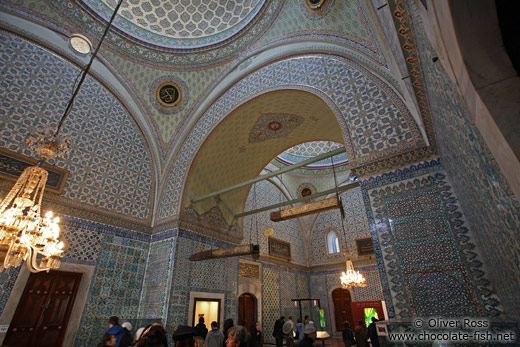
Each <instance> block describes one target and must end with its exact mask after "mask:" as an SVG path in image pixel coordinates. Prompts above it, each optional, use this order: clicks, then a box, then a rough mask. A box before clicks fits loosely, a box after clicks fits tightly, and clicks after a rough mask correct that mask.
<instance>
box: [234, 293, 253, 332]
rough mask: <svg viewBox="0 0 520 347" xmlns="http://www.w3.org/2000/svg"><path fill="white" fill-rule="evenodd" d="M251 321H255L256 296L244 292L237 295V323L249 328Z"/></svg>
mask: <svg viewBox="0 0 520 347" xmlns="http://www.w3.org/2000/svg"><path fill="white" fill-rule="evenodd" d="M251 323H256V297H255V296H254V295H253V294H250V293H244V294H242V295H240V296H239V297H238V324H239V325H242V326H244V327H246V329H249V327H250V326H251Z"/></svg>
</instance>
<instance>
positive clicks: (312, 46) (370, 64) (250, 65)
mask: <svg viewBox="0 0 520 347" xmlns="http://www.w3.org/2000/svg"><path fill="white" fill-rule="evenodd" d="M326 39H327V36H325V37H324V38H321V37H320V40H319V41H318V40H316V39H309V38H308V37H306V36H305V35H298V36H294V37H291V38H290V39H287V40H286V41H284V42H276V43H270V44H268V45H266V46H263V47H260V48H258V49H256V50H253V51H251V52H246V54H243V56H241V57H239V58H238V59H237V60H236V62H234V63H233V64H231V65H230V67H229V68H228V69H227V70H226V72H224V73H223V74H222V75H221V76H220V77H219V80H218V81H217V82H215V83H214V84H213V85H211V86H210V87H209V88H208V89H211V92H209V93H208V94H207V95H204V99H203V100H198V102H197V104H198V105H199V106H198V107H197V109H195V110H193V112H192V116H190V117H187V119H188V121H187V122H186V124H184V125H182V126H181V127H180V130H179V133H178V135H177V136H172V141H170V143H169V144H168V150H167V155H166V160H165V164H164V166H163V168H164V170H165V172H168V171H169V170H170V166H171V164H172V162H173V161H174V159H175V157H176V156H177V155H178V153H179V150H180V147H181V144H182V143H183V142H184V141H185V140H186V138H187V137H188V135H189V133H190V132H191V131H192V130H193V128H194V127H195V125H196V124H197V122H198V121H199V120H200V118H201V117H202V116H203V115H204V114H205V112H206V111H207V110H208V108H209V107H210V106H211V105H213V104H214V103H215V102H216V101H217V100H218V99H219V98H220V97H222V95H223V94H224V93H225V92H226V91H227V90H229V89H230V88H232V87H233V86H234V85H235V84H236V83H238V82H239V81H240V80H242V79H244V78H245V77H247V76H248V75H249V74H251V73H254V72H255V71H257V70H259V69H262V68H264V67H266V66H268V65H270V64H273V63H276V62H279V61H282V60H287V59H292V58H296V57H300V56H306V55H316V54H322V55H326V56H331V57H339V58H345V59H348V60H351V61H353V62H355V63H357V64H359V65H360V66H364V67H365V68H366V69H367V70H369V71H370V72H371V73H372V74H373V75H374V76H377V77H378V78H379V79H381V80H383V81H386V82H387V84H388V85H391V86H393V87H392V88H394V89H395V90H396V92H397V93H398V94H400V95H402V92H401V90H406V88H405V87H404V86H401V87H399V86H400V85H402V82H401V81H399V78H396V76H400V75H399V71H395V72H394V71H390V70H388V69H387V68H386V67H385V66H383V65H382V64H381V63H379V62H377V61H376V60H374V59H373V58H372V57H370V56H369V55H367V54H366V53H365V52H362V51H359V50H357V49H355V48H354V47H352V46H349V45H348V44H345V43H344V44H339V43H337V42H334V41H330V42H329V41H326ZM324 40H325V41H324ZM403 99H405V98H403ZM408 104H410V103H408ZM412 104H413V103H412ZM414 117H415V118H416V121H417V122H419V124H421V123H422V120H421V119H420V117H419V116H417V117H416V115H415V113H414ZM175 139H178V140H177V141H175V142H173V141H174V140H175ZM164 177H166V175H164Z"/></svg>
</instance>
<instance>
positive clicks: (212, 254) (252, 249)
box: [190, 244, 260, 261]
mask: <svg viewBox="0 0 520 347" xmlns="http://www.w3.org/2000/svg"><path fill="white" fill-rule="evenodd" d="M242 255H251V256H252V257H253V258H254V259H257V258H258V256H259V255H260V247H259V246H258V245H253V244H248V245H240V246H236V247H229V248H217V249H210V250H207V251H202V252H198V253H195V254H192V255H190V260H191V261H200V260H208V259H219V258H230V257H238V256H242Z"/></svg>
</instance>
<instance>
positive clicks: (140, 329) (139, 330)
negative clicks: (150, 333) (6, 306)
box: [135, 327, 145, 341]
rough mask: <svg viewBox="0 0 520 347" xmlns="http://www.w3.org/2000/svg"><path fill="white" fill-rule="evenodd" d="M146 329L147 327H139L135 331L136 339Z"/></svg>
mask: <svg viewBox="0 0 520 347" xmlns="http://www.w3.org/2000/svg"><path fill="white" fill-rule="evenodd" d="M144 329H145V327H142V328H139V329H137V331H136V332H135V341H137V340H139V338H140V337H141V335H143V331H144Z"/></svg>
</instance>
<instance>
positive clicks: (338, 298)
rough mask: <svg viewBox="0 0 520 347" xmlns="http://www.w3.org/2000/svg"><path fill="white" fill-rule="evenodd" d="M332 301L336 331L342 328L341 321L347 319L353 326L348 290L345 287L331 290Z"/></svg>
mask: <svg viewBox="0 0 520 347" xmlns="http://www.w3.org/2000/svg"><path fill="white" fill-rule="evenodd" d="M332 302H333V303H334V320H335V321H336V331H342V330H343V322H345V321H349V322H350V325H351V326H353V324H354V322H352V310H351V308H350V303H351V302H352V299H351V297H350V292H349V291H348V290H347V289H343V288H337V289H334V290H333V291H332Z"/></svg>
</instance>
